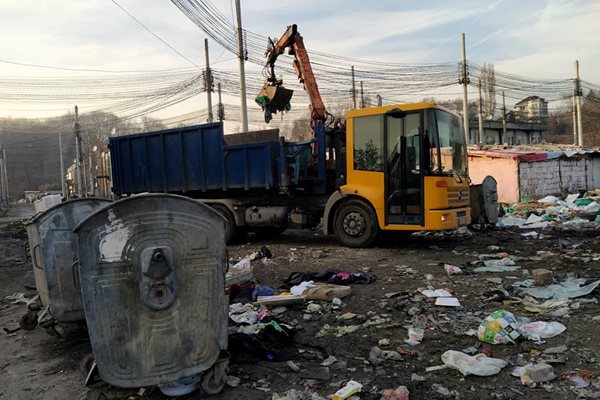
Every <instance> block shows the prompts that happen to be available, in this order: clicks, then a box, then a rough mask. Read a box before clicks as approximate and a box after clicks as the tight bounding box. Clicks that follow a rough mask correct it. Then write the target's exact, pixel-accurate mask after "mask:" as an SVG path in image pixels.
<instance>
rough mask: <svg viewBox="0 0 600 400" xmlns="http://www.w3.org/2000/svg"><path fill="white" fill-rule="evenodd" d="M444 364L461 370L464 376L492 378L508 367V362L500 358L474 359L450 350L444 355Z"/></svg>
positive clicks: (482, 355) (477, 356)
mask: <svg viewBox="0 0 600 400" xmlns="http://www.w3.org/2000/svg"><path fill="white" fill-rule="evenodd" d="M442 362H443V363H444V364H446V365H448V366H450V367H452V368H455V369H457V370H459V371H460V372H461V373H462V374H463V375H465V376H466V375H477V376H492V375H496V374H497V373H499V372H500V370H502V368H504V367H506V366H507V365H508V362H506V361H504V360H501V359H499V358H492V357H487V356H486V355H485V354H477V355H476V356H474V357H472V356H470V355H468V354H465V353H462V352H460V351H455V350H448V351H447V352H445V353H444V354H442Z"/></svg>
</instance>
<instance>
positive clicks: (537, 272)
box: [531, 268, 554, 286]
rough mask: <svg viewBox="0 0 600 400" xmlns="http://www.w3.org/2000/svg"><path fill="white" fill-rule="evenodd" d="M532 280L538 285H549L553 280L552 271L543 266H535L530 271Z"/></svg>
mask: <svg viewBox="0 0 600 400" xmlns="http://www.w3.org/2000/svg"><path fill="white" fill-rule="evenodd" d="M531 276H532V277H533V281H534V282H535V284H536V285H538V286H544V285H549V284H551V283H553V282H554V279H553V278H552V271H550V270H548V269H544V268H537V269H534V270H533V271H531Z"/></svg>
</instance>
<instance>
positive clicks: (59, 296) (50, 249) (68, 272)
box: [26, 199, 110, 322]
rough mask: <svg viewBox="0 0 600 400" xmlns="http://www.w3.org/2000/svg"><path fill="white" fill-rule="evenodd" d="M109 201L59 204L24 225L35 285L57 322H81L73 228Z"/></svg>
mask: <svg viewBox="0 0 600 400" xmlns="http://www.w3.org/2000/svg"><path fill="white" fill-rule="evenodd" d="M109 203H110V201H109V200H102V199H77V200H70V201H66V202H64V203H60V204H58V205H56V206H54V207H52V208H50V209H48V210H46V211H44V212H42V213H41V214H38V215H36V216H35V217H33V218H32V219H31V220H30V221H28V222H27V223H26V228H27V235H28V237H29V248H30V249H31V261H32V263H33V273H34V277H35V285H36V288H37V292H38V294H39V296H40V301H41V303H42V305H43V306H44V307H47V306H49V308H48V310H49V312H50V315H51V316H52V317H53V318H54V319H55V320H56V321H59V322H74V321H84V320H85V315H84V313H83V302H82V300H81V290H80V288H79V282H78V281H77V275H76V274H74V268H75V263H76V261H77V236H76V235H75V234H74V233H73V231H72V230H73V228H74V227H75V226H76V225H77V224H78V223H79V222H81V221H82V220H83V219H84V218H85V217H87V216H88V215H90V214H91V213H92V212H94V211H96V210H98V209H100V208H102V207H104V206H105V205H107V204H109Z"/></svg>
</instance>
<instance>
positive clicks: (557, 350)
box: [544, 344, 569, 354]
mask: <svg viewBox="0 0 600 400" xmlns="http://www.w3.org/2000/svg"><path fill="white" fill-rule="evenodd" d="M568 350H569V349H568V347H567V346H565V345H564V344H563V345H560V346H556V347H548V348H547V349H545V350H544V354H562V353H566V352H567V351H568Z"/></svg>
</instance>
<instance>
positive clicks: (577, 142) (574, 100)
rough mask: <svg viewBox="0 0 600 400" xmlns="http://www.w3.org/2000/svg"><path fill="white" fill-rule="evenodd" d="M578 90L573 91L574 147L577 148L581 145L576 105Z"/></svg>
mask: <svg viewBox="0 0 600 400" xmlns="http://www.w3.org/2000/svg"><path fill="white" fill-rule="evenodd" d="M575 92H576V90H573V146H577V145H578V144H579V140H578V138H577V136H578V135H577V106H576V105H575V104H576V101H577V100H576V99H575V98H576V97H577V96H576V95H575Z"/></svg>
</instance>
